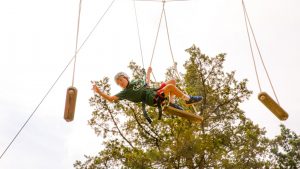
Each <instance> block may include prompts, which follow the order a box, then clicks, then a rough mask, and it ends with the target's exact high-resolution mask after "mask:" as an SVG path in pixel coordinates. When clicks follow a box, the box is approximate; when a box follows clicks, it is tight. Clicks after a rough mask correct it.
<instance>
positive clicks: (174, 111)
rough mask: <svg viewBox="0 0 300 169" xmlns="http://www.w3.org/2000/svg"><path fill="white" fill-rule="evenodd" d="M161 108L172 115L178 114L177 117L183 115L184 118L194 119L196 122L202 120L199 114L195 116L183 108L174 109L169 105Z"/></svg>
mask: <svg viewBox="0 0 300 169" xmlns="http://www.w3.org/2000/svg"><path fill="white" fill-rule="evenodd" d="M163 110H164V111H165V112H166V113H169V114H173V115H176V116H179V117H183V118H185V119H188V120H192V121H195V122H198V123H201V122H202V121H203V118H202V117H201V116H197V115H195V114H193V113H189V112H186V111H184V110H179V109H175V108H173V107H170V106H165V107H164V109H163Z"/></svg>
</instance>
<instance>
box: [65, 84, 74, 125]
mask: <svg viewBox="0 0 300 169" xmlns="http://www.w3.org/2000/svg"><path fill="white" fill-rule="evenodd" d="M76 98H77V89H76V88H75V87H69V88H68V89H67V96H66V105H65V113H64V119H65V120H66V121H67V122H71V121H73V119H74V113H75V107H76Z"/></svg>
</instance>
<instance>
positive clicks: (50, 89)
mask: <svg viewBox="0 0 300 169" xmlns="http://www.w3.org/2000/svg"><path fill="white" fill-rule="evenodd" d="M115 1H116V0H113V1H112V2H111V4H110V5H109V6H108V8H107V9H106V11H105V12H104V13H103V14H102V16H101V17H100V19H99V20H98V22H97V23H96V25H95V26H94V27H93V29H92V30H91V32H90V33H89V35H88V36H87V37H86V38H85V40H84V41H83V43H82V44H81V45H80V47H79V48H78V50H77V51H76V53H75V55H74V56H73V57H72V58H71V59H70V61H69V62H68V64H67V65H66V67H65V68H64V69H63V70H62V72H61V73H60V74H59V76H58V77H57V79H56V80H55V81H54V83H53V84H52V85H51V87H50V88H49V89H48V91H47V92H46V94H45V95H44V97H43V98H42V100H41V101H40V102H39V104H38V105H37V106H36V107H35V109H34V110H33V112H32V113H31V114H30V116H29V118H28V119H27V120H26V121H25V123H24V124H23V125H22V127H21V128H20V130H19V131H18V132H17V134H16V135H15V136H14V138H13V139H12V140H11V142H10V143H9V144H8V146H7V147H6V148H5V150H4V151H3V152H2V154H1V156H0V159H1V158H2V157H3V156H4V155H5V153H6V152H7V150H8V149H9V148H10V146H11V145H12V143H13V142H14V141H15V140H16V138H17V137H18V136H19V134H20V133H21V131H22V130H23V128H24V127H25V126H26V125H27V123H28V122H29V120H30V119H31V117H32V116H33V115H34V114H35V112H36V111H37V110H38V108H39V107H40V105H41V104H42V103H43V102H44V100H45V99H46V97H47V96H48V95H49V93H50V92H51V91H52V89H53V88H54V86H55V85H56V83H57V82H58V80H59V79H60V78H61V76H62V75H63V74H64V72H65V71H66V70H67V68H68V67H69V65H70V64H71V63H72V61H73V59H74V58H75V56H76V54H77V53H78V52H79V51H80V49H81V48H82V47H83V46H84V44H85V43H86V41H87V40H88V39H89V38H90V36H91V35H92V33H93V32H94V31H95V29H96V27H97V26H98V25H99V23H100V22H101V21H102V19H103V17H104V16H105V15H106V13H107V12H108V11H109V9H110V8H111V6H112V5H113V3H114V2H115Z"/></svg>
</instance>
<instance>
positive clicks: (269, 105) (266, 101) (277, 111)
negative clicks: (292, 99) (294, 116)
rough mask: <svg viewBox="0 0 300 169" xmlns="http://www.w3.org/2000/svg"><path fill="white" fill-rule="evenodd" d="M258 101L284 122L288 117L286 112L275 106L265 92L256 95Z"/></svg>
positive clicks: (277, 105)
mask: <svg viewBox="0 0 300 169" xmlns="http://www.w3.org/2000/svg"><path fill="white" fill-rule="evenodd" d="M258 99H259V100H260V101H261V102H262V103H263V104H264V105H265V106H266V107H267V108H268V109H269V110H270V111H271V112H272V113H273V114H274V115H275V116H276V117H277V118H278V119H279V120H286V119H288V117H289V115H288V114H287V112H286V111H285V110H284V109H283V108H282V107H281V106H280V105H279V104H277V103H276V102H275V101H274V100H273V99H272V98H271V96H269V95H268V94H267V93H266V92H261V93H259V94H258Z"/></svg>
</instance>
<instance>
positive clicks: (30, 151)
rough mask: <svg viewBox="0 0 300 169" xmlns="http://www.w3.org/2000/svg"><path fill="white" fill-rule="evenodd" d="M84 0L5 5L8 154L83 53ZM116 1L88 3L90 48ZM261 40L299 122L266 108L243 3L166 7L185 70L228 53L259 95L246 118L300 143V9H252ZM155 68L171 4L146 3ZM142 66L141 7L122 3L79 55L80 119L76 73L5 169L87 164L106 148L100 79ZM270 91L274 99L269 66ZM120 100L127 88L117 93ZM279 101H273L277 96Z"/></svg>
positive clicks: (146, 39)
mask: <svg viewBox="0 0 300 169" xmlns="http://www.w3.org/2000/svg"><path fill="white" fill-rule="evenodd" d="M78 2H79V1H78V0H76V1H74V0H64V1H61V0H51V1H41V0H26V1H24V0H9V1H1V2H0V24H1V26H0V78H1V80H0V81H1V84H0V86H1V87H0V152H1V153H2V151H3V150H4V149H5V147H6V146H7V145H8V144H9V142H10V141H11V139H12V138H13V137H14V135H15V134H16V132H17V131H18V130H19V128H20V127H21V126H22V124H23V123H24V122H25V120H26V119H27V118H28V116H29V115H30V114H31V112H32V111H33V110H34V108H35V107H36V105H37V104H38V103H39V101H40V100H41V99H42V97H43V95H44V94H45V92H46V91H47V90H48V89H49V87H50V85H51V84H52V83H53V82H54V80H55V79H56V78H57V76H58V75H59V73H60V72H61V70H62V69H63V68H64V67H65V65H66V64H67V62H68V60H69V59H70V58H71V57H72V55H73V54H74V48H75V35H76V24H77V14H78ZM110 2H111V1H110V0H83V2H82V17H81V25H80V38H79V43H80V44H81V43H82V41H83V40H84V38H85V37H86V36H87V34H88V33H89V32H90V30H91V29H92V27H93V26H94V24H95V23H96V22H97V20H98V19H99V17H100V16H101V15H102V13H103V12H104V10H105V9H106V8H107V6H108V5H109V3H110ZM245 3H246V5H247V8H248V13H249V15H250V18H251V20H252V24H253V27H254V31H255V33H256V36H257V40H258V42H259V45H260V47H261V51H262V54H263V57H264V59H265V62H266V65H267V67H268V70H269V72H270V76H271V78H272V80H273V83H274V87H275V89H276V91H277V94H278V97H279V100H280V103H281V105H282V107H284V108H285V110H286V111H287V112H288V113H289V115H290V117H289V119H288V120H287V121H285V122H281V121H279V120H278V119H277V118H276V117H275V116H274V115H273V114H272V113H271V112H269V111H268V110H267V109H266V108H265V107H264V106H263V105H262V104H261V103H260V102H259V101H258V100H257V94H258V92H259V89H258V86H257V83H256V79H255V72H254V68H253V66H252V60H251V56H250V51H249V44H248V41H247V35H246V29H245V25H244V19H243V11H242V6H241V0H226V1H225V0H190V1H182V2H170V3H167V4H166V12H167V17H168V24H169V29H170V35H171V41H172V45H173V50H174V55H175V58H176V61H177V62H178V63H179V69H180V70H183V67H182V65H183V64H184V61H185V60H187V59H188V55H187V54H186V53H185V52H184V50H185V49H186V48H188V47H190V46H191V45H192V44H196V45H197V46H199V47H200V49H201V50H202V52H203V53H205V54H208V55H210V56H215V55H217V54H218V53H227V60H226V64H225V70H226V71H231V70H236V71H237V78H238V79H240V80H241V79H244V78H247V79H249V84H248V87H249V88H250V89H251V90H253V91H254V94H253V95H252V97H251V99H250V100H249V101H246V102H245V103H244V104H243V105H242V108H243V110H244V111H245V112H246V116H247V117H248V118H250V119H252V120H253V121H254V123H256V124H258V125H259V126H260V127H265V128H266V130H267V135H268V136H269V137H273V136H274V135H276V134H278V133H279V125H280V124H281V123H283V124H285V125H286V126H287V127H288V128H290V129H292V130H293V131H296V132H297V133H298V134H300V127H299V119H300V114H299V112H300V108H299V105H298V104H299V100H300V92H299V90H298V88H299V85H300V79H299V72H300V67H299V62H300V59H299V53H300V48H299V39H300V31H299V30H300V11H299V7H300V1H298V0H251V1H250V0H249V1H248V0H246V1H245ZM136 5H137V12H138V17H139V24H140V29H141V38H142V47H143V52H144V55H145V56H144V57H145V64H146V66H147V65H148V64H149V62H150V57H151V52H152V49H153V43H154V39H155V34H156V29H157V24H158V19H159V15H160V10H161V3H159V2H149V1H145V2H143V1H138V2H136ZM166 38H167V37H166V29H165V27H162V29H161V32H160V36H159V39H158V44H157V48H156V49H157V50H156V52H155V56H154V60H153V69H154V73H155V74H156V78H157V79H158V80H163V79H164V74H163V73H160V72H165V69H166V68H167V67H169V66H172V62H171V56H170V53H169V50H168V45H167V39H166ZM131 60H133V61H136V62H137V63H138V64H141V59H140V55H139V44H138V37H137V32H136V25H135V18H134V9H133V1H132V0H116V2H115V4H114V5H113V6H112V8H111V10H110V11H109V12H108V13H107V15H106V16H105V18H104V19H103V22H102V23H101V24H100V25H99V27H98V28H97V29H96V31H95V32H94V34H93V35H92V36H91V38H90V39H89V41H88V42H87V43H86V45H85V46H84V47H83V48H82V50H81V51H80V53H79V54H78V60H77V61H78V62H77V70H76V77H75V86H76V87H77V88H78V98H77V107H76V114H75V120H74V121H73V122H71V123H66V122H65V121H64V119H63V111H64V104H65V93H66V89H67V88H68V87H69V86H70V85H71V78H72V69H70V68H72V67H70V68H69V69H68V70H67V71H66V72H65V74H64V75H63V76H62V78H61V79H60V81H59V82H58V83H57V85H56V86H55V88H54V90H53V91H52V92H51V93H50V95H49V96H48V98H47V99H46V100H45V102H44V103H43V104H42V105H41V107H40V108H39V109H38V111H37V112H36V114H35V115H34V117H33V118H32V119H31V121H30V122H29V123H28V125H27V126H26V127H25V128H24V130H23V132H22V133H21V134H20V136H19V137H18V138H17V139H16V141H15V142H14V144H13V145H12V146H11V148H10V149H9V150H8V151H7V153H6V154H5V156H4V157H3V158H2V159H1V160H0V168H1V169H2V168H4V169H19V168H22V169H40V168H43V169H53V168H62V169H68V168H72V166H73V163H74V161H75V160H80V159H83V155H84V154H87V155H94V154H96V153H97V152H98V151H99V150H100V149H101V141H102V139H101V137H97V136H96V135H95V134H94V132H93V130H92V129H91V128H90V127H89V126H88V125H87V120H88V119H90V118H91V108H90V106H89V103H88V99H89V98H90V97H91V96H92V94H93V93H92V92H91V90H90V89H91V84H90V80H98V79H100V78H102V77H104V76H108V77H110V78H112V77H113V76H114V74H115V73H117V72H118V71H126V72H130V71H129V70H128V68H127V65H128V63H129V61H131ZM259 72H260V78H261V82H262V86H263V90H265V91H267V92H269V93H270V94H271V90H270V89H271V88H270V86H269V85H268V83H267V78H266V76H265V75H264V74H263V71H262V69H261V64H259ZM112 90H113V93H115V92H117V91H118V90H119V88H118V87H117V86H116V85H115V84H113V85H112ZM272 96H273V95H272Z"/></svg>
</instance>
